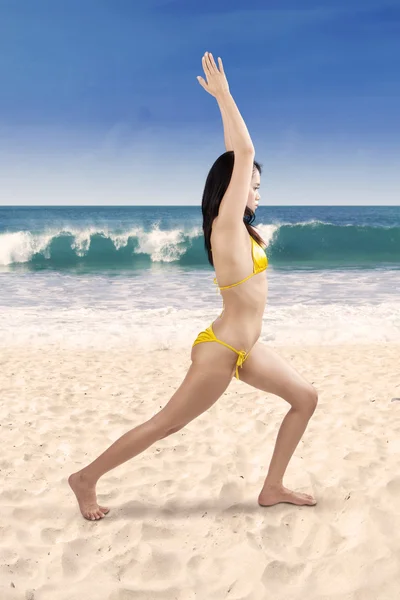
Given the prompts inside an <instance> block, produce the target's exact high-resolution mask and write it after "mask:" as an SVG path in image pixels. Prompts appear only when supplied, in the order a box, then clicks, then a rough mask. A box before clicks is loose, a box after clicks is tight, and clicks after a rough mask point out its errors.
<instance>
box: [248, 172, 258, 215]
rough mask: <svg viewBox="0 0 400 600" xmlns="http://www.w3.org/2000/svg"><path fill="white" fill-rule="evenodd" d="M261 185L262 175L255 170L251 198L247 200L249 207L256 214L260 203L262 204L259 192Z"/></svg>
mask: <svg viewBox="0 0 400 600" xmlns="http://www.w3.org/2000/svg"><path fill="white" fill-rule="evenodd" d="M260 183H261V176H260V173H259V171H258V169H254V171H253V175H252V178H251V185H250V190H249V196H248V198H247V206H248V208H250V210H252V211H253V212H256V208H257V207H258V203H259V202H260V193H259V191H258V190H259V189H260Z"/></svg>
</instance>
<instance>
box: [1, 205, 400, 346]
mask: <svg viewBox="0 0 400 600" xmlns="http://www.w3.org/2000/svg"><path fill="white" fill-rule="evenodd" d="M256 214H257V219H256V222H255V223H254V224H255V226H256V227H257V228H258V229H259V231H260V233H261V235H262V236H263V238H264V239H265V241H266V242H267V249H266V253H267V256H268V260H269V268H268V271H267V275H268V279H269V295H268V304H267V306H266V309H265V313H264V320H263V333H262V336H261V339H262V340H264V341H267V342H270V343H271V344H273V345H297V344H302V345H304V344H306V345H307V344H337V343H343V344H351V343H364V342H365V343H371V342H400V206H390V207H389V206H380V207H375V206H357V207H350V206H335V207H333V206H281V207H276V206H260V207H259V208H258V210H257V213H256ZM201 224H202V220H201V209H200V207H197V206H196V207H185V206H182V207H181V206H164V207H163V206H129V207H127V206H115V207H112V206H97V207H96V206H90V207H89V206H88V207H85V206H68V207H66V206H62V207H47V206H46V207H43V206H41V207H25V206H24V207H22V206H21V207H0V345H18V344H26V345H28V344H30V345H32V344H35V345H42V344H46V345H48V344H50V345H57V346H63V347H65V346H66V347H77V348H86V347H87V348H98V349H100V350H101V349H107V348H112V347H117V348H120V347H124V348H125V347H126V348H131V347H132V346H134V347H140V348H143V349H145V348H146V349H168V348H177V347H179V348H187V349H188V351H189V350H190V346H191V343H192V341H193V339H194V338H195V337H196V335H197V333H198V332H199V331H201V330H202V329H204V327H206V326H208V325H209V324H210V322H211V321H212V320H214V319H215V318H216V317H217V316H218V314H219V313H220V310H221V306H222V298H221V296H220V295H219V294H218V293H217V289H216V287H215V285H214V284H213V277H214V271H213V269H212V267H211V266H210V265H209V264H208V262H207V258H206V253H205V250H204V242H203V236H202V228H201Z"/></svg>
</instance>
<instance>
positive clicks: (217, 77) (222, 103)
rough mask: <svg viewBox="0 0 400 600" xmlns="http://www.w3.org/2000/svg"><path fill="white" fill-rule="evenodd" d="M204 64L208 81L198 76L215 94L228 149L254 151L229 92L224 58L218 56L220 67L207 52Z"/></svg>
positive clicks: (202, 83) (201, 83)
mask: <svg viewBox="0 0 400 600" xmlns="http://www.w3.org/2000/svg"><path fill="white" fill-rule="evenodd" d="M202 65H203V69H204V73H205V75H206V77H207V82H206V81H205V80H204V79H203V78H202V77H197V80H198V82H199V83H200V85H201V86H202V87H203V88H204V89H205V90H206V92H208V93H209V94H211V96H214V98H215V99H216V100H217V102H218V106H219V108H220V111H221V116H222V122H223V126H224V138H225V147H226V149H227V150H233V151H234V152H235V154H237V153H240V152H248V151H250V152H253V153H254V146H253V143H252V141H251V137H250V134H249V132H248V129H247V127H246V124H245V122H244V120H243V118H242V115H241V114H240V112H239V109H238V107H237V106H236V103H235V101H234V99H233V97H232V96H231V94H230V92H229V85H228V81H227V79H226V76H225V71H224V66H223V64H222V60H221V59H220V58H218V65H219V68H218V67H217V65H216V64H215V61H214V58H213V56H212V54H211V53H210V52H206V53H205V54H204V56H203V58H202Z"/></svg>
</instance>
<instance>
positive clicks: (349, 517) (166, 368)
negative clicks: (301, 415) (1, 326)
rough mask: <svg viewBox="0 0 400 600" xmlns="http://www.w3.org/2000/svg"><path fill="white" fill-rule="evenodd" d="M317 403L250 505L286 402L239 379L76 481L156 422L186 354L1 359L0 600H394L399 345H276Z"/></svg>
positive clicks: (399, 557) (399, 567) (398, 539)
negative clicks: (82, 503)
mask: <svg viewBox="0 0 400 600" xmlns="http://www.w3.org/2000/svg"><path fill="white" fill-rule="evenodd" d="M277 351H278V352H279V353H280V354H281V355H282V356H284V357H285V358H287V359H288V360H290V361H291V362H292V364H293V365H294V366H295V367H296V368H297V369H298V370H300V372H301V373H303V374H304V376H305V377H306V378H307V379H308V380H309V381H311V382H313V383H314V385H315V387H316V388H317V389H318V390H319V397H320V400H319V406H318V408H317V411H316V413H315V414H314V416H313V418H312V420H311V422H310V425H309V427H308V430H307V432H306V435H305V437H304V438H303V441H302V442H301V443H300V445H299V447H298V449H297V451H296V453H295V455H294V457H293V459H292V461H291V464H290V465H289V469H288V472H287V477H286V484H287V485H289V486H292V487H294V488H296V489H298V490H300V491H306V492H307V491H308V492H312V493H313V494H315V496H316V498H317V500H318V505H317V506H316V507H312V508H310V507H295V506H291V505H284V504H281V505H278V506H274V507H272V508H268V509H265V508H264V509H263V508H260V507H259V506H258V505H257V495H258V493H259V491H260V489H261V486H262V483H263V480H264V477H265V474H266V470H267V466H268V463H269V459H270V456H271V452H272V449H273V444H274V441H275V437H276V433H277V429H278V426H279V424H280V422H281V420H282V418H283V416H284V414H285V412H286V410H287V404H286V403H285V402H284V401H283V400H281V399H280V398H277V397H276V396H273V395H266V394H264V393H262V392H259V391H257V390H254V389H252V388H250V387H248V386H247V385H246V384H244V383H242V382H238V381H236V380H233V381H232V384H231V386H230V387H229V389H228V391H227V392H226V393H225V394H224V395H223V397H222V398H220V400H219V401H218V403H217V404H216V405H215V406H214V407H212V408H211V409H210V410H209V411H208V412H207V413H205V414H204V415H202V416H201V417H200V418H198V419H197V420H195V421H194V422H192V423H190V424H189V425H188V426H187V427H186V428H185V429H184V430H182V431H181V432H179V433H177V434H175V435H174V436H172V437H169V438H166V439H165V440H162V441H160V442H158V443H156V444H155V445H154V446H152V447H151V448H150V449H148V450H147V451H146V452H144V453H143V454H142V455H140V456H139V457H136V458H135V459H133V460H132V461H130V462H128V463H125V464H124V465H122V466H120V467H118V468H117V469H116V470H114V471H113V472H111V473H108V474H106V475H105V476H104V478H103V479H102V480H101V481H100V483H99V487H98V492H99V500H100V502H101V503H102V504H103V505H106V506H109V507H110V509H111V511H110V513H109V515H107V517H106V518H105V519H103V520H102V521H99V522H89V521H86V520H84V519H83V518H82V517H81V516H80V513H79V512H78V507H77V504H76V501H75V498H74V496H73V495H72V493H71V492H70V490H69V488H68V485H67V477H68V475H69V474H70V473H71V472H74V471H76V470H78V469H79V468H81V467H82V466H84V465H85V464H87V463H88V462H89V461H91V460H92V459H94V458H95V457H96V456H97V455H98V454H99V453H100V452H102V451H103V450H104V449H105V448H106V447H107V446H108V445H109V444H111V443H112V442H113V441H114V440H116V439H117V438H118V437H119V436H120V435H121V434H123V433H124V432H125V431H127V430H128V429H130V428H132V427H134V426H135V425H137V424H138V423H140V422H142V421H143V420H145V419H147V418H149V417H150V416H152V415H153V414H154V413H155V412H157V410H158V409H159V408H160V407H161V406H163V405H164V404H165V402H166V401H167V400H168V398H169V397H170V395H171V394H172V393H173V391H174V390H175V389H176V387H177V386H178V385H179V384H180V382H181V381H182V379H183V377H184V375H185V372H186V369H187V368H188V366H189V364H190V350H186V351H185V352H183V351H178V352H176V353H175V352H174V353H173V352H172V351H170V350H166V351H156V352H151V353H149V352H147V353H142V354H139V355H137V354H136V353H135V352H134V351H133V350H132V349H124V350H122V349H121V350H118V351H115V350H110V351H107V350H105V351H102V352H99V351H96V352H94V351H89V350H75V351H73V350H60V349H54V348H53V349H51V348H48V349H43V348H35V347H31V348H17V347H13V348H1V349H0V390H1V403H0V423H1V429H0V431H1V441H2V449H1V455H0V480H1V486H0V598H1V600H14V599H18V600H139V599H140V600H158V599H160V600H194V599H196V600H223V599H229V600H269V599H273V600H300V599H301V600H303V599H307V600H395V599H396V598H398V597H399V586H400V536H399V531H400V502H399V500H400V468H399V455H400V401H394V402H391V399H392V398H396V397H397V398H400V368H399V365H400V346H399V345H394V344H382V345H366V346H364V345H359V346H350V345H343V346H327V347H305V346H304V347H299V346H297V347H291V348H289V347H280V348H277Z"/></svg>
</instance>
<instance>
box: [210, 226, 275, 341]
mask: <svg viewBox="0 0 400 600" xmlns="http://www.w3.org/2000/svg"><path fill="white" fill-rule="evenodd" d="M211 246H212V249H213V261H214V268H215V273H216V276H217V279H218V283H219V285H220V286H225V285H230V284H232V283H234V282H237V281H241V280H242V279H244V278H245V277H247V276H248V275H249V274H250V273H252V272H253V259H252V240H251V237H250V235H249V233H248V231H247V229H246V226H245V225H244V223H240V224H238V227H237V228H235V230H234V231H227V230H226V229H222V228H220V227H219V225H218V217H217V218H216V219H215V220H214V222H213V227H212V233H211ZM267 291H268V288H267V278H266V272H265V271H263V272H261V273H257V274H255V275H253V277H251V278H250V279H248V280H247V281H245V282H244V283H241V284H240V285H238V286H236V287H232V288H229V289H227V290H221V295H222V298H223V302H224V310H223V313H222V315H221V316H220V317H218V319H216V320H215V322H214V324H213V328H214V331H215V334H216V335H217V336H218V334H220V335H221V336H222V339H225V340H226V338H227V336H228V337H229V338H230V339H231V340H234V341H235V343H236V344H237V346H236V347H239V346H240V347H243V348H245V349H246V350H249V349H250V348H251V347H252V346H253V345H254V344H255V343H256V341H257V339H258V338H259V336H260V334H261V327H262V317H263V314H264V310H265V305H266V301H267ZM229 343H231V344H232V345H233V346H234V343H233V342H229Z"/></svg>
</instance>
